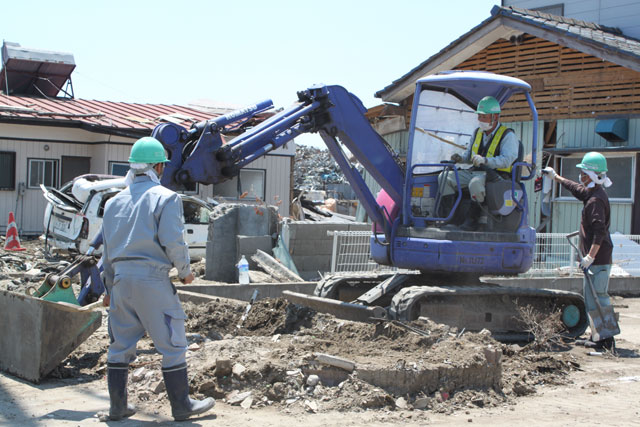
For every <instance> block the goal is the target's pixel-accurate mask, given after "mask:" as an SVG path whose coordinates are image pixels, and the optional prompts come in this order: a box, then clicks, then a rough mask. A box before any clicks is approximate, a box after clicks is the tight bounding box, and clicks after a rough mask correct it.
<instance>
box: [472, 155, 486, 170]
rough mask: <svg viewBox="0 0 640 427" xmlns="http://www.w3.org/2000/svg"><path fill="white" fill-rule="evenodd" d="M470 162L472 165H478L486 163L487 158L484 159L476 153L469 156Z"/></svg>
mask: <svg viewBox="0 0 640 427" xmlns="http://www.w3.org/2000/svg"><path fill="white" fill-rule="evenodd" d="M471 162H472V163H473V166H476V167H478V166H481V165H484V164H486V163H487V159H485V158H484V157H482V156H481V155H479V154H476V155H474V156H473V157H472V158H471Z"/></svg>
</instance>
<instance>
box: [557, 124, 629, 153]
mask: <svg viewBox="0 0 640 427" xmlns="http://www.w3.org/2000/svg"><path fill="white" fill-rule="evenodd" d="M598 120H601V119H569V120H558V128H557V131H556V135H557V144H556V147H557V148H593V149H594V150H597V149H599V148H605V147H612V146H616V147H617V146H624V147H629V148H631V149H640V138H638V137H639V136H640V133H638V132H639V130H640V119H637V118H633V119H629V140H628V141H627V142H626V143H620V144H611V143H610V142H608V141H607V140H606V139H604V138H602V137H601V136H600V135H598V134H597V133H596V123H597V122H598Z"/></svg>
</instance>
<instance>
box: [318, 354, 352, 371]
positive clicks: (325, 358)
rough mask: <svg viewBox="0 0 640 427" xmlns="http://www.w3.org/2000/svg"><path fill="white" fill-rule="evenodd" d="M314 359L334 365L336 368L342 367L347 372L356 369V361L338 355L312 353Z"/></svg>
mask: <svg viewBox="0 0 640 427" xmlns="http://www.w3.org/2000/svg"><path fill="white" fill-rule="evenodd" d="M314 356H315V358H316V360H317V361H318V362H320V363H324V364H325V365H329V366H335V367H336V368H340V369H344V370H345V371H347V372H353V370H354V369H356V363H355V362H352V361H351V360H347V359H342V358H340V357H336V356H331V355H329V354H324V353H314Z"/></svg>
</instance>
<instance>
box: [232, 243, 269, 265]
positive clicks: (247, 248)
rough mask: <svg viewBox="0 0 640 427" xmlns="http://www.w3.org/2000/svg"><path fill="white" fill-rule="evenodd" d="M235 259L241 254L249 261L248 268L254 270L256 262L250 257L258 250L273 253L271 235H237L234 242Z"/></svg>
mask: <svg viewBox="0 0 640 427" xmlns="http://www.w3.org/2000/svg"><path fill="white" fill-rule="evenodd" d="M236 249H237V253H236V259H237V260H240V258H241V257H242V255H244V257H245V258H246V259H247V261H249V269H250V270H255V269H257V268H258V264H256V262H255V261H253V260H252V259H251V257H252V256H253V255H255V253H256V252H257V251H258V249H259V250H261V251H263V252H266V253H268V254H269V255H273V239H272V238H271V235H266V236H237V242H236Z"/></svg>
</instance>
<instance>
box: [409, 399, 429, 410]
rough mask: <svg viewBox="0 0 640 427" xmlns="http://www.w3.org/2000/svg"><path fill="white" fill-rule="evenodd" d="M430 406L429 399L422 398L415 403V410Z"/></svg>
mask: <svg viewBox="0 0 640 427" xmlns="http://www.w3.org/2000/svg"><path fill="white" fill-rule="evenodd" d="M428 406H429V398H428V397H420V398H418V399H416V400H415V401H414V402H413V407H414V408H415V409H425V408H426V407H428Z"/></svg>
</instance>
